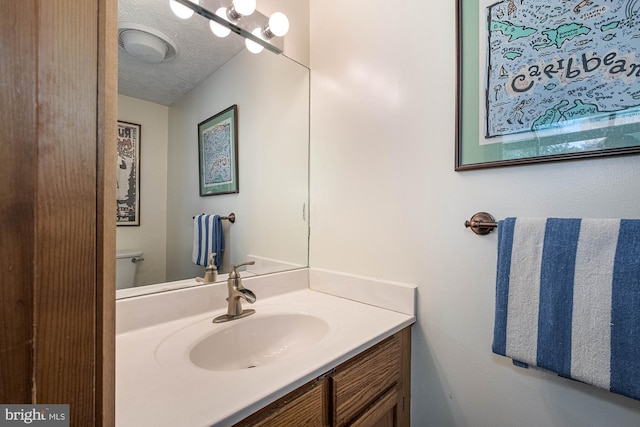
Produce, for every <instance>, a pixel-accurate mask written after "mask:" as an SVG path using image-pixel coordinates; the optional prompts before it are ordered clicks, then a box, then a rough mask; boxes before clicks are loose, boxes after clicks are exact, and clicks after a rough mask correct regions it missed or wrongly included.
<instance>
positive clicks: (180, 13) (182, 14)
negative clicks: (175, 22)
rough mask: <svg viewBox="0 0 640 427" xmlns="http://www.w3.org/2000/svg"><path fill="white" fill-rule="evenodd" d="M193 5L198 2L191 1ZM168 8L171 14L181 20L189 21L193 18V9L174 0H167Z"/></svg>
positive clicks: (196, 0) (195, 0) (198, 1)
mask: <svg viewBox="0 0 640 427" xmlns="http://www.w3.org/2000/svg"><path fill="white" fill-rule="evenodd" d="M191 1H192V3H194V4H200V0H191ZM169 6H170V7H171V10H172V11H173V13H174V14H175V15H176V16H177V17H178V18H181V19H189V18H191V17H192V16H193V9H191V8H189V7H187V6H185V5H183V4H181V3H178V2H177V1H176V0H169Z"/></svg>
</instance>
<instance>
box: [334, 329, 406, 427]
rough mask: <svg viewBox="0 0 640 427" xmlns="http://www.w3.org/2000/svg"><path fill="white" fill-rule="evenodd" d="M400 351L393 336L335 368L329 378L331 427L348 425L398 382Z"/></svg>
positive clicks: (397, 340)
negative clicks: (331, 395) (330, 381)
mask: <svg viewBox="0 0 640 427" xmlns="http://www.w3.org/2000/svg"><path fill="white" fill-rule="evenodd" d="M400 370H401V349H400V339H399V338H398V336H397V335H393V336H391V337H389V338H387V339H386V340H385V341H383V342H382V343H380V344H378V345H377V346H375V347H373V348H371V349H369V350H367V351H365V352H364V353H362V354H361V355H359V356H356V357H355V358H353V359H352V360H350V361H348V362H346V363H345V364H344V365H341V366H339V367H338V368H337V369H336V372H335V373H334V374H333V375H332V376H331V379H332V385H333V387H332V388H333V407H334V410H335V414H334V417H335V418H334V423H333V425H335V426H338V427H340V426H344V425H347V423H349V422H351V420H352V419H354V418H355V417H356V416H357V415H358V414H359V413H360V412H362V411H363V410H365V408H367V407H368V406H369V405H370V404H371V402H374V401H376V399H378V398H379V397H380V396H382V395H383V394H385V393H386V392H387V390H389V389H391V388H393V387H395V386H396V385H397V383H398V382H399V380H400Z"/></svg>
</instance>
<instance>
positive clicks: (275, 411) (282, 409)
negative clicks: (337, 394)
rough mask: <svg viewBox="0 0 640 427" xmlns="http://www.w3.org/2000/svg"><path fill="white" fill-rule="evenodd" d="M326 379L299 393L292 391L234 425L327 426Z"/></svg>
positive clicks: (257, 426)
mask: <svg viewBox="0 0 640 427" xmlns="http://www.w3.org/2000/svg"><path fill="white" fill-rule="evenodd" d="M326 386H327V384H326V381H319V382H317V383H316V384H314V385H313V386H312V387H311V388H310V389H308V390H307V391H305V392H304V393H302V394H300V393H299V392H298V391H296V392H293V393H291V394H289V395H287V396H285V397H283V398H282V399H280V400H278V401H276V402H275V403H274V404H272V405H270V406H268V407H267V408H265V409H263V410H262V411H260V412H258V413H257V414H254V415H253V416H252V417H249V418H247V419H245V420H244V421H242V422H240V423H239V424H237V425H236V426H235V427H240V426H242V427H249V426H251V427H283V426H308V427H324V426H327V425H328V423H327V422H326V419H327V404H326Z"/></svg>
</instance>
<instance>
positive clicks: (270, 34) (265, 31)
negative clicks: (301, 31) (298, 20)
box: [244, 12, 289, 53]
mask: <svg viewBox="0 0 640 427" xmlns="http://www.w3.org/2000/svg"><path fill="white" fill-rule="evenodd" d="M288 31H289V19H288V18H287V15H285V14H284V13H282V12H275V13H274V14H273V15H271V17H270V18H269V23H268V24H267V25H265V26H264V27H263V28H256V29H255V30H253V31H252V32H251V34H253V35H254V36H256V37H258V38H260V39H262V40H264V41H266V42H268V41H269V40H271V39H272V38H274V37H276V36H277V37H283V36H284V35H285V34H287V32H288ZM244 43H245V46H246V47H247V50H248V51H249V52H251V53H260V52H262V49H263V47H262V45H260V44H258V43H256V42H254V41H253V40H249V39H246V40H245V41H244Z"/></svg>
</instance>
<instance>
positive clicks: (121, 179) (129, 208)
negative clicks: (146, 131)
mask: <svg viewBox="0 0 640 427" xmlns="http://www.w3.org/2000/svg"><path fill="white" fill-rule="evenodd" d="M140 128H141V126H140V125H138V124H135V123H127V122H121V121H118V160H117V165H116V202H117V216H116V224H117V225H140V131H141V129H140Z"/></svg>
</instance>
